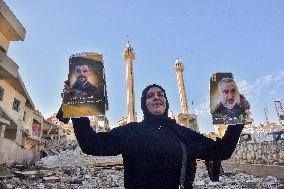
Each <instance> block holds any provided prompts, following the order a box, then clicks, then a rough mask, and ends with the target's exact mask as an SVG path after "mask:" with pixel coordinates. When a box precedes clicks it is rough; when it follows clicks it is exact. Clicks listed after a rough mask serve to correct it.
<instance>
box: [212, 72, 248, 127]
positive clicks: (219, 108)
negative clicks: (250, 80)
mask: <svg viewBox="0 0 284 189" xmlns="http://www.w3.org/2000/svg"><path fill="white" fill-rule="evenodd" d="M218 97H219V103H218V104H217V105H216V106H215V109H214V112H213V118H214V120H215V123H216V124H218V123H220V124H222V123H228V122H229V121H230V120H231V119H232V118H233V119H236V118H239V117H240V116H241V115H243V116H246V112H245V109H244V108H243V107H242V106H241V102H242V101H244V98H245V97H244V96H243V95H240V93H239V90H238V87H237V85H236V83H235V81H234V80H233V79H232V78H223V79H221V81H220V82H219V83H218ZM213 123H214V122H213Z"/></svg>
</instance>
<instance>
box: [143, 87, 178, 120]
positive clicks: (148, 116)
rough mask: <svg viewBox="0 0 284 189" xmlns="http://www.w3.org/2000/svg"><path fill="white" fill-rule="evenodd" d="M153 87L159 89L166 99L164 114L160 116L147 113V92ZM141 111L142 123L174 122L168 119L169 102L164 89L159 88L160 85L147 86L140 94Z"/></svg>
mask: <svg viewBox="0 0 284 189" xmlns="http://www.w3.org/2000/svg"><path fill="white" fill-rule="evenodd" d="M153 87H158V88H159V89H161V91H162V92H163V93H164V95H165V99H166V110H165V112H164V114H162V115H153V114H151V113H150V112H149V110H148V108H147V106H146V100H147V92H148V91H149V89H150V88H153ZM141 109H142V111H143V114H144V122H146V123H149V124H155V125H156V124H165V123H168V122H173V121H174V120H172V119H170V118H169V117H168V110H169V102H168V99H167V94H166V91H165V89H163V87H161V86H160V85H157V84H152V85H148V86H147V87H146V88H145V89H144V90H143V92H142V97H141Z"/></svg>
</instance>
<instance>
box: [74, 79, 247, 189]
mask: <svg viewBox="0 0 284 189" xmlns="http://www.w3.org/2000/svg"><path fill="white" fill-rule="evenodd" d="M141 109H142V111H143V114H144V119H143V121H142V122H139V123H137V122H132V123H128V124H126V125H125V126H121V127H117V128H114V129H112V130H111V131H110V132H104V133H95V132H94V131H93V129H92V128H91V127H90V121H89V119H88V118H73V119H72V121H73V126H74V131H75V134H76V138H77V140H78V142H79V145H80V147H81V149H82V151H83V152H84V153H86V154H89V155H96V156H112V155H118V154H122V157H123V164H124V185H125V188H126V189H142V188H143V189H144V188H145V189H176V188H179V187H181V188H182V187H184V188H192V183H193V179H194V174H195V169H196V168H195V166H196V164H195V161H196V159H204V160H212V161H217V160H218V161H219V160H224V159H228V158H230V156H231V154H232V153H233V151H234V149H235V146H236V144H237V142H238V138H239V136H240V133H241V131H242V129H243V126H244V125H230V126H228V129H227V131H226V134H225V135H224V137H223V138H222V139H221V140H218V141H216V142H215V141H213V140H212V139H209V138H207V137H205V136H203V135H201V134H199V133H197V132H195V131H193V130H191V129H189V128H185V127H183V126H180V125H179V124H177V123H176V122H175V120H172V119H170V118H169V117H168V109H169V103H168V100H167V96H166V92H165V90H164V89H163V88H162V87H161V86H159V85H156V84H153V85H149V86H147V87H146V88H145V89H144V90H143V92H142V97H141ZM182 167H183V168H182ZM181 175H182V176H183V175H184V178H182V176H181ZM180 185H182V186H180Z"/></svg>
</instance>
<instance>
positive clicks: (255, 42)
mask: <svg viewBox="0 0 284 189" xmlns="http://www.w3.org/2000/svg"><path fill="white" fill-rule="evenodd" d="M4 1H5V2H6V4H7V5H8V6H9V7H10V9H11V10H12V11H13V13H14V14H15V15H16V17H17V18H18V19H19V21H20V22H21V23H22V25H23V26H24V27H25V29H26V37H25V40H24V41H16V42H12V43H11V44H10V48H9V50H8V56H9V57H11V58H12V59H13V60H14V61H15V62H16V63H17V64H18V65H19V66H20V68H19V72H20V74H21V77H22V79H23V81H24V83H25V86H26V88H27V90H28V92H29V95H30V96H31V98H32V101H33V103H34V104H35V106H36V109H38V110H39V111H40V112H41V113H42V114H43V115H44V117H45V118H47V117H50V116H51V115H52V114H53V113H55V112H57V110H58V108H59V106H60V104H61V100H62V99H61V97H60V93H61V92H62V88H63V85H64V84H63V82H64V80H66V79H67V74H68V59H69V57H70V55H71V54H74V53H78V52H90V51H95V52H98V53H102V54H103V56H104V66H105V74H106V81H107V90H108V99H109V110H108V112H107V117H108V119H109V120H110V126H111V128H113V127H115V126H116V121H117V120H118V119H120V118H121V117H122V116H125V115H127V97H126V73H125V71H126V67H125V66H126V65H125V63H124V61H123V56H122V53H123V49H124V47H125V45H126V43H127V41H128V40H129V41H130V43H131V45H132V47H133V48H134V51H135V54H136V59H135V62H134V88H135V101H136V104H135V105H136V111H137V114H138V120H141V117H142V111H141V108H140V97H141V93H142V90H143V89H144V88H145V87H146V86H147V85H149V84H152V83H156V84H160V85H161V86H163V87H164V88H165V90H166V92H167V96H168V99H169V104H170V111H172V112H173V113H174V114H176V113H179V112H181V105H180V101H179V92H178V85H177V77H176V73H175V71H174V63H175V60H176V58H181V60H182V63H183V65H184V74H183V76H184V82H185V88H186V92H187V100H188V106H189V112H191V113H196V114H198V126H199V129H200V131H201V132H203V133H204V132H206V133H207V132H210V131H214V127H213V125H212V124H211V115H210V113H209V79H210V77H211V75H212V74H214V73H216V72H232V73H233V75H234V78H235V80H236V81H237V84H238V86H239V89H240V91H241V93H243V94H244V95H245V96H246V97H247V98H248V100H249V102H250V105H251V112H252V115H253V118H254V120H255V123H254V124H255V125H258V124H259V123H262V122H263V121H264V111H263V109H264V107H267V108H268V118H269V121H270V122H278V119H277V116H276V110H275V107H274V104H273V101H274V100H275V99H280V100H282V103H284V101H283V94H284V64H283V62H284V11H283V10H284V1H282V0H249V1H248V0H239V1H232V0H220V1H212V0H203V1H197V0H195V1H193V0H176V1H169V0H156V1H149V0H143V1H142V0H136V1H126V0H117V1H111V0H104V1H94V0H81V1H67V0H60V1H58V0H49V1H38V0H29V1H20V0H4ZM192 101H193V104H192V103H191V102H192Z"/></svg>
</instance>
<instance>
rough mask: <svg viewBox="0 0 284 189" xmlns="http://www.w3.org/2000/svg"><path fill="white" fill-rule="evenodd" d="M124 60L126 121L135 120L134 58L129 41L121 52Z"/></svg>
mask: <svg viewBox="0 0 284 189" xmlns="http://www.w3.org/2000/svg"><path fill="white" fill-rule="evenodd" d="M123 58H124V61H125V63H126V87H127V105H128V114H127V123H129V122H134V121H136V115H135V101H134V73H133V62H134V59H135V53H134V51H133V48H132V47H131V45H130V43H129V41H128V42H127V44H126V47H125V48H124V54H123Z"/></svg>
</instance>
